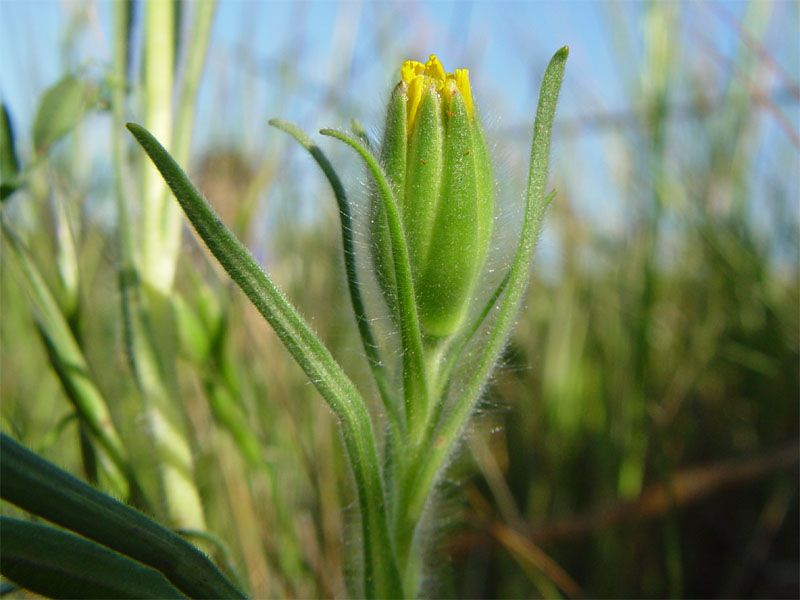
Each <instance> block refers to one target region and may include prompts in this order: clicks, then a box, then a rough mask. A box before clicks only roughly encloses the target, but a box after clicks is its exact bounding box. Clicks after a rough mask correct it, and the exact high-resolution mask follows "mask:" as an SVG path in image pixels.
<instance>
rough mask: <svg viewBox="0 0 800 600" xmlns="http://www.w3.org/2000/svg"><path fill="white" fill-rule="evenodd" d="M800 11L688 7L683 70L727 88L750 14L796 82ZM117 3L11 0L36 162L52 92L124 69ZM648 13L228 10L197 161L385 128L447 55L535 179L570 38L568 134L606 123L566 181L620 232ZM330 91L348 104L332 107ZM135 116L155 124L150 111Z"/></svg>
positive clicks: (25, 125)
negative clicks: (621, 158)
mask: <svg viewBox="0 0 800 600" xmlns="http://www.w3.org/2000/svg"><path fill="white" fill-rule="evenodd" d="M748 6H750V8H749V9H748ZM798 6H800V5H799V4H798V3H796V2H791V1H777V2H774V3H772V4H770V5H766V4H764V3H763V2H762V1H761V0H757V1H756V2H755V3H753V4H752V5H749V4H748V3H745V2H687V3H677V4H674V8H675V9H676V14H677V18H676V20H675V22H674V24H673V25H672V26H671V28H670V30H669V31H667V32H665V34H666V39H668V40H669V44H671V45H673V46H675V48H676V49H677V59H676V60H677V61H678V63H679V65H678V71H679V72H680V73H683V72H686V73H689V72H691V71H692V70H694V72H698V71H702V70H703V69H704V68H706V69H707V71H708V73H709V78H708V83H707V85H708V88H709V90H708V93H709V96H710V97H714V96H717V95H720V94H723V93H725V88H724V87H723V86H724V85H725V82H726V81H728V76H729V75H730V74H729V73H728V74H726V69H729V68H730V66H729V65H730V63H731V62H732V61H733V59H734V57H735V56H736V55H737V53H739V52H741V51H742V38H741V36H740V35H739V33H738V32H737V30H736V27H735V26H734V25H733V24H734V23H736V22H739V21H742V20H743V19H744V20H745V22H746V23H745V24H747V22H748V21H747V19H750V18H751V16H752V15H751V14H750V13H748V12H747V11H748V10H750V11H751V12H754V13H759V12H761V13H764V14H766V15H767V16H766V21H765V26H764V30H763V34H762V37H761V40H762V43H763V46H764V49H765V50H766V52H767V53H768V54H769V55H770V56H771V57H772V59H774V60H775V61H776V63H777V64H778V65H779V66H780V68H781V70H782V72H784V73H786V74H788V76H789V77H790V78H792V77H793V81H794V83H795V84H796V83H797V81H798V79H800V76H799V71H800V66H799V65H800V63H799V61H800V58H798V57H800V33H798V32H800V17H799V16H798ZM79 7H85V8H86V13H85V14H86V15H88V17H86V18H84V19H83V20H82V23H83V26H82V29H80V35H77V36H76V37H75V38H74V39H73V46H72V50H71V51H67V50H66V46H65V39H67V35H66V32H68V31H70V27H71V23H73V22H74V21H75V19H74V16H75V14H77V13H79V12H80V11H79V10H78V9H79ZM112 7H113V2H111V1H91V2H72V1H56V0H29V1H23V0H0V60H2V67H3V68H2V69H0V95H2V98H3V101H4V102H5V103H7V104H8V105H9V107H10V110H11V114H12V118H13V120H14V124H15V126H16V129H17V131H18V132H19V136H20V142H21V146H22V148H23V154H24V148H25V147H26V141H27V132H28V131H29V130H30V124H31V122H32V119H33V116H34V114H35V108H36V103H37V101H38V98H39V97H40V95H41V93H42V92H43V91H44V90H45V89H46V88H47V87H48V86H49V85H51V84H52V83H54V82H55V81H57V80H58V78H59V77H60V76H61V75H62V74H64V73H65V72H68V71H70V70H75V69H82V70H85V71H87V72H89V73H92V74H95V75H97V76H101V75H102V73H103V69H104V68H106V67H107V66H108V65H109V62H110V53H111V37H110V36H111V25H110V22H111V10H112ZM188 7H189V13H191V4H190V3H189V4H188ZM648 7H649V5H648V4H646V3H644V2H590V1H559V2H554V1H539V2H502V1H495V2H490V1H474V2H425V1H420V2H410V1H407V2H380V3H379V2H369V1H363V2H256V1H244V0H222V1H221V2H220V4H219V7H218V12H217V15H216V21H215V25H214V29H213V35H212V43H211V48H210V52H209V56H208V63H207V69H206V72H205V76H204V80H203V85H202V88H201V93H200V98H199V105H198V119H197V125H196V128H195V155H198V154H199V153H201V152H202V151H203V150H204V149H206V148H208V147H210V146H212V145H239V146H241V147H244V148H245V149H246V150H247V151H249V152H251V153H253V154H254V155H258V154H263V153H267V152H276V151H278V152H279V151H285V148H286V147H287V146H286V144H285V140H283V139H282V138H281V137H280V136H277V135H276V133H275V132H273V131H270V130H269V129H268V128H267V126H266V121H267V119H269V118H270V117H274V116H280V117H283V118H287V119H291V120H294V121H297V122H298V123H299V124H300V125H301V126H303V127H305V128H307V129H308V130H311V131H314V130H317V129H319V128H320V127H324V126H346V125H347V123H348V120H349V118H350V117H351V116H352V117H357V118H358V119H360V120H361V121H362V122H364V123H365V125H366V126H367V127H368V129H369V130H370V131H373V132H375V133H378V132H379V130H380V122H381V119H382V117H381V110H382V104H383V102H384V100H385V98H386V95H387V93H388V90H389V89H390V87H391V85H392V83H393V81H395V80H396V78H397V69H398V67H399V64H400V61H401V60H402V59H403V58H417V59H424V58H425V57H426V56H427V55H428V54H429V53H432V52H433V53H437V54H438V55H439V56H440V58H441V59H442V61H443V62H444V64H445V66H446V67H447V68H448V69H453V68H455V67H457V66H466V67H468V68H469V69H470V72H471V78H472V83H473V89H474V91H475V95H476V98H477V103H478V106H479V107H480V109H481V113H482V115H483V118H484V120H485V121H486V122H487V126H488V127H487V128H488V129H489V130H490V135H492V134H494V137H495V139H497V140H499V141H498V145H499V146H501V148H500V149H499V154H500V156H501V157H503V158H501V162H502V163H503V164H502V165H501V168H500V169H499V171H500V172H501V173H513V174H515V176H517V175H518V174H521V173H524V164H523V163H524V160H525V158H526V152H527V144H528V141H527V133H526V131H527V129H526V128H528V127H529V126H530V124H531V122H532V116H533V112H534V108H535V102H536V92H537V86H538V81H539V78H540V77H541V73H542V71H543V69H544V66H545V65H546V62H547V60H548V59H549V57H550V55H551V54H552V53H553V52H554V51H555V50H556V49H557V48H559V47H560V46H562V45H565V44H567V45H569V46H570V49H571V54H570V61H569V66H568V76H567V79H566V81H565V85H564V91H563V94H562V102H561V105H560V108H559V115H558V119H559V124H561V125H562V126H563V127H567V128H568V125H569V124H575V123H576V122H581V120H589V121H591V120H592V119H596V118H598V117H600V118H601V124H600V125H596V126H591V125H590V126H583V127H579V128H578V133H577V134H575V135H572V136H567V135H563V136H560V137H559V138H557V141H556V145H555V147H554V153H555V155H554V165H553V172H554V173H555V176H554V177H557V176H559V174H561V176H562V177H568V176H569V173H570V172H571V173H576V172H577V173H579V174H580V177H579V178H576V177H572V179H571V185H572V187H573V190H572V192H573V195H574V196H575V202H576V204H577V206H578V207H579V208H580V209H581V210H585V211H587V214H589V215H590V216H591V217H592V218H593V219H596V220H597V221H598V222H599V223H601V224H606V225H608V224H611V225H613V223H614V221H615V219H618V218H619V217H620V215H621V211H622V210H624V207H622V206H620V205H619V204H615V203H614V202H613V196H614V194H615V193H616V191H615V185H617V182H615V181H614V177H615V173H614V170H615V168H616V167H615V166H614V165H613V164H612V163H613V161H614V157H613V156H609V149H613V148H614V147H615V144H619V143H624V142H625V139H624V133H623V132H620V131H616V130H614V129H613V127H612V128H611V129H608V128H606V127H605V126H603V125H602V118H603V117H604V116H605V117H607V116H609V115H610V116H612V117H613V116H614V115H617V114H619V113H620V112H625V111H630V110H632V109H634V108H635V107H636V106H637V102H638V101H639V98H637V97H631V94H630V90H631V89H633V88H632V87H631V85H632V83H633V85H634V88H635V87H636V85H637V84H638V82H639V80H640V79H641V78H642V77H646V76H645V75H642V73H641V65H642V61H643V60H644V53H645V48H644V39H645V36H644V33H645V30H646V28H647V27H648V21H647V19H646V14H647V13H648V10H649V9H648ZM626 36H627V38H626ZM767 67H768V65H765V71H766V75H765V78H766V81H765V86H766V89H767V93H768V94H774V95H776V96H780V93H781V88H782V86H783V83H782V81H783V80H782V78H781V76H780V75H779V74H776V73H772V72H771V70H770V69H769V68H767ZM331 93H333V94H334V97H335V99H336V102H331V101H330V99H331V95H330V94H331ZM680 94H681V92H680V90H678V91H677V92H676V98H675V101H676V102H678V103H679V102H680V101H681V98H680ZM779 100H780V98H779ZM781 102H782V103H780V104H779V108H780V110H781V111H782V113H783V115H784V118H785V119H786V120H787V122H788V123H789V124H790V125H791V126H792V127H794V130H795V132H797V130H798V127H800V111H799V110H798V106H797V103H796V102H793V101H790V102H784V101H781ZM130 118H131V119H132V120H140V117H139V115H137V113H136V107H135V105H132V108H131V114H130ZM763 121H764V122H763V124H762V129H761V133H760V134H759V135H761V136H762V138H763V139H762V141H761V143H762V145H763V147H764V157H763V159H762V161H761V162H762V163H764V166H763V168H764V169H766V171H765V173H767V171H769V168H770V165H771V164H772V163H774V162H775V161H776V160H784V161H786V160H787V158H786V157H787V156H795V157H796V152H797V149H796V148H795V147H794V146H792V144H791V143H790V141H789V139H788V137H787V135H786V133H785V131H782V130H781V127H780V126H779V124H778V123H777V122H775V120H774V119H773V118H772V117H770V116H769V115H766V116H765V118H764V119H763ZM95 126H96V128H97V130H98V131H99V132H100V134H98V140H100V139H101V138H102V137H103V136H102V133H103V132H104V131H105V129H104V128H106V129H107V127H108V126H109V123H108V122H102V121H101V120H98V121H97V123H96V124H95ZM696 126H697V127H703V126H704V125H703V124H697V125H696ZM573 129H574V128H573ZM784 129H785V124H784ZM504 134H507V135H505V137H504ZM94 150H95V154H96V155H97V157H98V158H97V159H98V160H103V159H104V158H105V156H106V150H105V149H104V148H103V145H102V142H101V141H98V144H97V147H96V148H95V149H94ZM796 162H797V161H796V160H795V161H794V164H796ZM789 163H790V164H792V163H791V160H789ZM297 168H303V167H297ZM767 174H768V173H767ZM796 174H797V173H796ZM308 176H310V171H301V179H306V178H307V177H308ZM519 176H521V175H519ZM754 176H766V175H764V173H761V174H755V175H754ZM793 189H795V190H796V189H797V185H795V186H794V188H793Z"/></svg>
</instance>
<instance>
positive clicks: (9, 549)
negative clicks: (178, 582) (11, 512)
mask: <svg viewBox="0 0 800 600" xmlns="http://www.w3.org/2000/svg"><path fill="white" fill-rule="evenodd" d="M0 539H2V549H3V552H2V554H0V572H2V573H3V575H4V576H5V577H8V578H9V579H10V580H12V581H14V582H15V583H17V584H19V585H20V586H21V587H24V588H25V589H27V590H30V591H32V592H36V593H37V594H42V595H45V596H49V597H51V598H98V599H100V598H186V596H184V595H183V594H181V593H180V592H179V591H178V590H176V589H175V588H174V587H173V586H172V585H170V583H169V582H168V581H167V580H166V579H164V576H163V575H161V574H160V573H159V572H157V571H155V570H153V569H150V568H148V567H145V566H143V565H141V564H140V563H137V562H135V561H133V560H131V559H129V558H125V557H124V556H122V555H120V554H117V553H116V552H113V551H111V550H109V549H108V548H105V547H103V546H101V545H99V544H95V543H94V542H90V541H88V540H85V539H83V538H81V537H78V536H77V535H74V534H72V533H67V532H66V531H62V530H60V529H56V528H55V527H50V526H47V525H40V524H38V523H31V522H29V521H22V520H19V519H12V518H10V517H0Z"/></svg>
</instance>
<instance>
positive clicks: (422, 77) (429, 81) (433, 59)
mask: <svg viewBox="0 0 800 600" xmlns="http://www.w3.org/2000/svg"><path fill="white" fill-rule="evenodd" d="M400 78H401V79H402V81H403V82H404V83H405V84H406V85H407V86H408V108H407V118H408V132H409V133H410V132H411V130H412V128H413V126H414V122H415V120H416V118H417V111H418V110H419V105H420V102H421V101H422V94H423V93H424V92H425V90H426V89H428V88H430V87H433V88H434V89H435V90H436V92H437V93H439V94H440V95H441V96H443V97H444V98H445V99H446V100H450V98H452V97H453V94H454V93H456V92H457V93H459V94H461V96H462V97H463V98H464V104H465V106H466V108H467V114H468V115H469V117H470V118H472V116H473V105H472V88H471V87H470V84H469V71H468V70H467V69H456V70H455V73H448V72H447V71H445V70H444V66H443V65H442V62H441V61H440V60H439V58H438V57H437V56H436V55H435V54H431V55H430V57H429V58H428V62H427V63H425V64H422V63H421V62H418V61H416V60H407V61H405V62H404V63H403V66H402V67H401V68H400Z"/></svg>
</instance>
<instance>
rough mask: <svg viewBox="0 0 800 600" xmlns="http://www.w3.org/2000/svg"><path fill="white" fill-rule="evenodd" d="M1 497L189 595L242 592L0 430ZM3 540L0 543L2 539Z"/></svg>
mask: <svg viewBox="0 0 800 600" xmlns="http://www.w3.org/2000/svg"><path fill="white" fill-rule="evenodd" d="M0 480H2V482H3V485H2V486H0V495H2V498H3V499H4V500H7V501H8V502H11V503H12V504H16V505H17V506H19V507H20V508H22V509H24V510H27V511H28V512H31V513H33V514H35V515H39V516H40V517H43V518H45V519H47V520H48V521H51V522H53V523H56V524H57V525H61V526H62V527H66V528H67V529H71V530H72V531H75V532H76V533H79V534H81V535H83V536H85V537H87V538H89V539H92V540H94V541H96V542H99V543H100V544H103V545H104V546H108V547H109V548H111V549H112V550H116V551H117V552H119V553H120V554H124V555H126V556H129V557H131V558H133V559H135V560H137V561H139V562H141V563H143V564H144V565H147V566H149V567H151V568H153V569H155V570H157V571H159V572H160V573H162V574H163V575H164V576H165V577H166V578H167V579H168V580H169V581H170V582H171V583H172V584H173V585H174V586H175V587H176V588H178V589H179V590H180V591H181V592H183V593H185V594H186V595H187V596H191V597H193V598H244V595H243V594H242V593H241V592H240V591H239V590H238V589H236V587H234V586H233V584H231V583H230V581H228V580H227V579H226V578H225V576H224V575H222V573H221V572H220V571H219V569H217V567H215V566H214V564H213V563H212V562H211V561H210V560H208V558H207V557H206V556H205V555H203V554H202V553H201V552H200V551H199V550H198V549H197V548H195V547H194V546H192V545H191V544H189V543H188V542H186V541H185V540H183V539H181V538H180V537H179V536H178V535H176V534H175V533H173V532H172V531H170V530H169V529H166V528H165V527H162V526H161V525H159V524H158V523H156V522H155V521H153V520H152V519H149V518H148V517H146V516H145V515H143V514H142V513H140V512H139V511H137V510H134V509H132V508H130V507H129V506H126V505H124V504H122V503H121V502H118V501H116V500H114V499H113V498H111V497H110V496H106V495H105V494H103V493H101V492H99V491H97V490H96V489H94V488H92V487H91V486H88V485H86V484H85V483H83V482H82V481H79V480H78V479H76V478H75V477H73V476H72V475H70V474H69V473H67V472H66V471H62V470H61V469H59V468H58V467H56V466H55V465H52V464H50V463H48V462H47V461H45V460H43V459H42V458H40V457H38V456H36V454H34V453H33V452H31V451H30V450H28V449H27V448H25V447H23V446H22V445H20V444H19V443H17V442H15V441H14V440H12V439H11V438H10V437H8V436H7V435H6V434H4V433H3V434H0ZM4 545H5V544H4Z"/></svg>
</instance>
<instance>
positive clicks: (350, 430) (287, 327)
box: [128, 123, 400, 597]
mask: <svg viewBox="0 0 800 600" xmlns="http://www.w3.org/2000/svg"><path fill="white" fill-rule="evenodd" d="M128 129H129V130H130V132H131V133H132V134H133V135H134V137H135V138H136V140H137V141H138V142H139V144H141V146H142V148H144V150H145V152H147V154H148V155H149V156H150V159H151V160H152V161H153V163H154V164H155V165H156V167H157V168H158V170H159V171H160V172H161V175H162V176H163V177H164V180H165V181H166V182H167V184H168V185H169V187H170V189H171V190H172V192H173V193H174V194H175V198H176V199H177V200H178V202H179V203H180V205H181V207H182V208H183V210H184V212H185V213H186V216H187V217H188V219H189V221H190V222H191V223H192V225H193V226H194V228H195V230H196V231H197V233H198V235H199V236H200V237H201V238H202V239H203V241H204V242H205V243H206V245H207V246H208V249H209V250H210V251H211V253H212V254H213V255H214V256H215V258H216V259H217V260H218V261H219V262H220V264H221V265H222V267H223V268H224V269H225V270H226V271H227V273H228V275H230V276H231V279H233V280H234V281H235V282H236V284H237V285H238V286H239V288H240V289H241V290H242V291H243V292H244V293H245V295H246V296H247V297H248V298H249V299H250V301H251V302H252V303H253V305H254V306H255V307H256V309H258V311H259V312H260V313H261V314H262V315H263V316H264V318H265V319H266V320H267V321H268V322H269V324H270V325H271V326H272V328H273V329H274V330H275V333H276V334H277V335H278V338H279V339H280V340H281V341H282V342H283V344H284V346H286V348H287V350H289V352H290V354H291V355H292V357H293V358H294V359H295V361H297V363H298V364H299V365H300V367H301V368H302V369H303V371H304V372H305V373H306V375H307V376H308V378H309V380H310V381H311V382H312V383H313V384H314V386H315V387H316V388H317V390H318V391H319V392H320V394H321V395H322V397H323V398H324V399H325V400H326V401H327V402H328V405H329V406H330V407H331V409H332V410H333V412H334V413H335V414H336V415H337V417H339V419H340V421H341V426H342V433H343V437H344V443H345V446H346V447H347V451H348V454H349V458H350V465H351V467H352V469H353V478H354V480H355V484H356V490H357V492H358V500H359V507H360V509H361V521H362V523H361V525H362V533H363V546H364V561H365V568H364V593H365V595H367V596H383V597H392V596H396V595H397V594H398V590H399V589H400V576H399V574H398V571H397V566H396V564H395V561H394V556H393V555H392V552H391V543H390V539H389V529H388V523H387V516H386V508H385V506H384V488H383V481H382V479H381V469H380V463H379V461H378V452H377V446H376V442H375V434H374V432H373V429H372V421H371V420H370V416H369V412H368V411H367V406H366V404H365V402H364V399H363V398H362V397H361V395H360V394H359V393H358V390H357V389H356V387H355V385H354V384H353V382H352V381H351V380H350V378H349V377H347V375H346V374H345V372H344V371H343V370H342V368H341V367H340V366H339V364H338V363H337V362H336V361H335V360H334V358H333V356H331V353H330V352H329V351H328V349H327V348H326V347H325V345H324V344H323V343H322V341H320V339H319V338H318V337H317V336H316V334H315V333H314V332H313V331H312V330H311V328H310V327H309V326H308V324H307V323H306V322H305V320H304V319H303V318H302V317H301V316H300V314H299V313H298V312H297V310H296V309H295V308H294V306H292V304H291V303H290V302H289V301H288V300H287V299H286V297H285V296H284V295H283V293H282V292H281V291H280V290H279V289H278V287H277V286H276V285H275V283H274V282H273V281H272V279H270V277H269V276H268V275H267V274H266V273H265V272H264V271H263V270H262V269H261V267H260V266H259V264H258V263H257V262H256V261H255V259H254V258H253V256H252V255H251V254H250V252H248V250H247V249H246V248H245V247H244V246H243V245H242V243H241V242H240V241H239V240H238V239H236V236H234V235H233V233H231V231H230V230H229V229H228V228H227V227H226V226H225V224H224V223H223V222H222V221H221V220H220V218H219V216H218V215H217V214H216V212H214V209H213V208H212V207H211V205H210V204H209V203H208V201H207V200H206V199H205V198H203V196H202V195H201V194H200V192H198V191H197V189H196V188H195V187H194V186H193V185H192V184H191V182H190V181H189V178H188V177H187V176H186V174H185V173H184V172H183V171H182V170H181V168H180V167H179V166H178V164H177V163H176V162H175V160H174V159H173V158H172V157H171V156H170V155H169V153H168V152H167V151H166V150H165V149H164V147H163V146H162V145H161V144H160V143H159V142H158V140H156V139H155V138H154V137H153V136H152V134H150V132H148V131H147V130H146V129H144V128H143V127H141V126H140V125H136V124H134V123H128Z"/></svg>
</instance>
